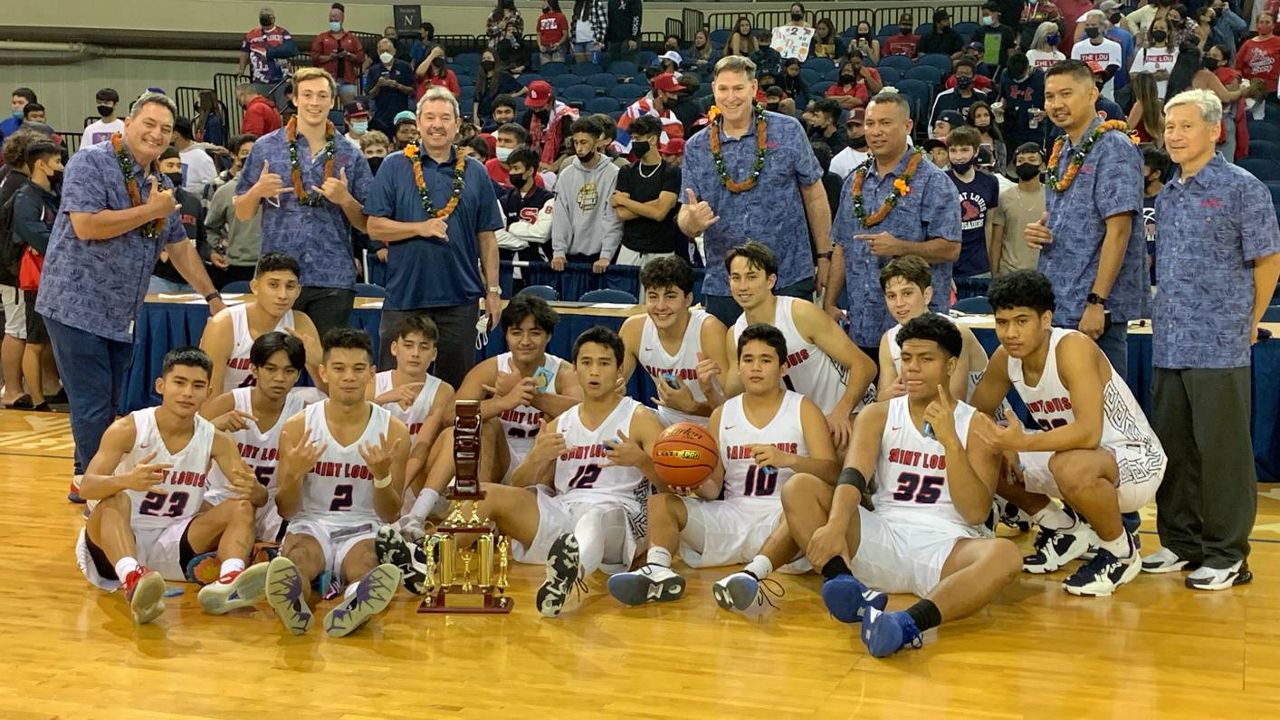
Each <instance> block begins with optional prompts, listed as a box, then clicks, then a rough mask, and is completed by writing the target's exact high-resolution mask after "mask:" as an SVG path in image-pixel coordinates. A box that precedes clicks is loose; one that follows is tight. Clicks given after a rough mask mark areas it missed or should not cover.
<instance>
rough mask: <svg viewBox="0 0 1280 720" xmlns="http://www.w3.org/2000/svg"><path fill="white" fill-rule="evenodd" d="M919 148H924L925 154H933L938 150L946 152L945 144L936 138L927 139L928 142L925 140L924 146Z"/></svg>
mask: <svg viewBox="0 0 1280 720" xmlns="http://www.w3.org/2000/svg"><path fill="white" fill-rule="evenodd" d="M920 147H922V148H924V151H925V152H933V151H934V150H938V149H942V150H946V149H947V144H946V143H945V142H943V141H941V140H939V139H938V138H929V139H928V140H925V141H924V144H922V145H921V146H920Z"/></svg>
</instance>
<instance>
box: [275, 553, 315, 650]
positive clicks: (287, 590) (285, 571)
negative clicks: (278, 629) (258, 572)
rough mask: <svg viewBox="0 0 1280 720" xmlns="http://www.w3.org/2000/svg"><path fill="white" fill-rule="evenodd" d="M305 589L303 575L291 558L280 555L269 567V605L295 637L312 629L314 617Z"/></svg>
mask: <svg viewBox="0 0 1280 720" xmlns="http://www.w3.org/2000/svg"><path fill="white" fill-rule="evenodd" d="M303 588H304V583H303V580H302V575H301V574H300V573H299V572H298V568H297V566H296V565H294V564H293V562H292V561H291V560H289V558H287V557H284V556H283V555H280V556H277V557H276V558H275V559H273V560H272V561H271V563H270V564H269V565H267V590H266V592H267V604H268V605H270V606H271V609H272V610H274V611H275V613H276V617H278V618H280V622H281V623H283V624H284V627H285V629H286V630H288V631H289V632H291V633H293V634H294V635H301V634H303V633H305V632H306V631H307V630H310V629H311V620H312V617H313V616H312V614H311V608H309V607H307V597H306V594H305V593H304V592H303Z"/></svg>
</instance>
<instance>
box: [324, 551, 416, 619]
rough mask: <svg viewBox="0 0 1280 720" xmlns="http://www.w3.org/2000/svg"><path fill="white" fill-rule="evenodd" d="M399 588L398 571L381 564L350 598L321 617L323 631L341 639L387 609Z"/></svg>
mask: <svg viewBox="0 0 1280 720" xmlns="http://www.w3.org/2000/svg"><path fill="white" fill-rule="evenodd" d="M399 588H400V568H398V567H396V566H395V565H392V564H390V563H383V564H381V565H379V566H378V567H376V568H374V569H372V570H370V571H369V574H368V575H365V576H364V577H363V578H361V580H360V583H359V584H358V585H356V589H355V591H354V592H352V593H351V594H350V595H347V597H346V598H344V599H343V600H342V601H341V602H340V603H338V604H337V605H336V606H334V608H333V609H332V610H330V611H329V614H328V615H326V616H325V618H324V631H325V632H326V633H328V634H329V635H330V636H332V637H345V636H347V635H350V634H351V633H353V632H355V630H356V629H357V628H359V627H360V626H361V625H364V624H365V623H366V622H368V621H369V618H371V617H373V616H374V615H377V614H378V613H380V612H382V611H383V610H386V609H387V605H390V604H391V598H393V597H395V596H396V590H398V589H399Z"/></svg>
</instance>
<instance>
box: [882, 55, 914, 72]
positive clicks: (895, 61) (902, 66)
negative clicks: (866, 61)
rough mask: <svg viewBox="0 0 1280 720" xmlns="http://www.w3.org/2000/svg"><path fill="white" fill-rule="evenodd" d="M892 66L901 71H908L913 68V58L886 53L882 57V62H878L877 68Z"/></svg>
mask: <svg viewBox="0 0 1280 720" xmlns="http://www.w3.org/2000/svg"><path fill="white" fill-rule="evenodd" d="M886 67H891V68H893V69H894V70H897V71H898V72H900V73H906V72H907V71H908V70H910V69H911V58H909V57H906V56H904V55H884V56H882V57H881V58H880V62H879V63H877V64H876V69H877V70H879V69H881V68H886Z"/></svg>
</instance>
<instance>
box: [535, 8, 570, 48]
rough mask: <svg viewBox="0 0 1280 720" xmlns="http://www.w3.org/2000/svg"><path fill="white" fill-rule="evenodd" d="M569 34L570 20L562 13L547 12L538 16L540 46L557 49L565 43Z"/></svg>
mask: <svg viewBox="0 0 1280 720" xmlns="http://www.w3.org/2000/svg"><path fill="white" fill-rule="evenodd" d="M568 32H569V20H568V18H566V17H565V16H564V13H560V12H546V13H542V14H541V15H539V16H538V45H540V46H542V47H555V46H557V45H559V44H560V43H562V42H564V37H565V35H567V34H568Z"/></svg>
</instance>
